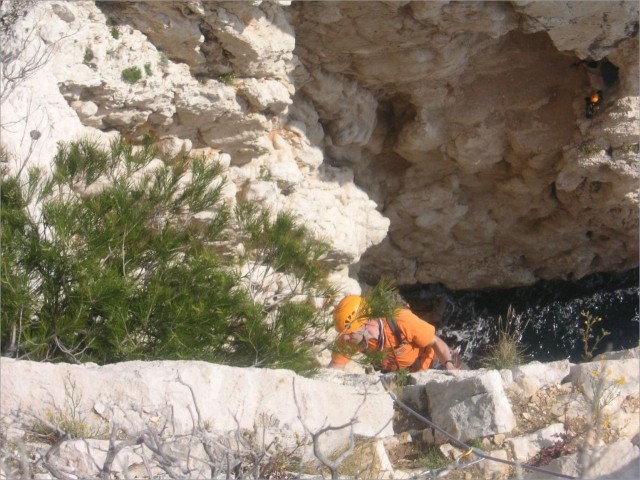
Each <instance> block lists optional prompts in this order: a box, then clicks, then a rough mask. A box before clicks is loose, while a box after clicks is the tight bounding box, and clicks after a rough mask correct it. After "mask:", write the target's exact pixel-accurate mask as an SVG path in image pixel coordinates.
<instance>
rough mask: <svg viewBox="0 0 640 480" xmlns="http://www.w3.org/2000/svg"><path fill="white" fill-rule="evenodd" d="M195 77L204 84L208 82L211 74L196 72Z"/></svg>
mask: <svg viewBox="0 0 640 480" xmlns="http://www.w3.org/2000/svg"><path fill="white" fill-rule="evenodd" d="M194 77H195V78H196V80H198V83H202V84H205V83H207V80H209V75H207V74H206V73H196V74H195V75H194Z"/></svg>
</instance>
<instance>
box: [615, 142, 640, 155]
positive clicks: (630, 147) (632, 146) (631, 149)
mask: <svg viewBox="0 0 640 480" xmlns="http://www.w3.org/2000/svg"><path fill="white" fill-rule="evenodd" d="M620 151H621V152H622V153H638V152H639V151H640V145H639V144H637V143H625V144H624V145H622V146H621V147H620Z"/></svg>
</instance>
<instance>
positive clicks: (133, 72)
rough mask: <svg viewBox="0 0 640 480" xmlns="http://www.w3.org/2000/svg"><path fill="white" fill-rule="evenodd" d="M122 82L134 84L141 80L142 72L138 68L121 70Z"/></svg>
mask: <svg viewBox="0 0 640 480" xmlns="http://www.w3.org/2000/svg"><path fill="white" fill-rule="evenodd" d="M121 78H122V81H123V82H127V83H130V84H132V85H133V84H134V83H136V82H137V81H138V80H140V79H141V78H142V71H141V70H140V69H139V68H138V67H129V68H125V69H124V70H122V76H121Z"/></svg>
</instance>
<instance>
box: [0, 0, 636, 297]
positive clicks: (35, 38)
mask: <svg viewBox="0 0 640 480" xmlns="http://www.w3.org/2000/svg"><path fill="white" fill-rule="evenodd" d="M22 3H24V4H25V5H26V6H27V7H28V8H24V10H23V11H22V10H20V9H18V15H17V17H16V19H15V21H16V22H18V24H19V25H20V28H18V29H16V30H15V32H18V33H16V34H15V37H14V38H11V39H8V40H10V42H9V43H11V42H13V43H14V44H16V45H18V47H19V46H20V45H21V43H20V42H22V41H23V40H24V38H25V37H23V36H22V35H28V38H27V40H28V42H31V43H28V42H27V43H28V44H29V47H28V48H26V49H25V55H23V56H22V58H18V59H16V60H15V61H14V62H13V64H14V66H15V64H16V63H17V64H19V63H20V62H24V61H25V60H27V59H28V58H30V57H29V55H28V54H27V53H29V52H34V51H41V52H46V55H47V57H46V60H47V61H46V62H43V65H41V68H38V69H35V71H34V72H32V74H31V75H30V76H29V77H28V78H26V79H25V80H24V81H21V82H17V83H16V84H15V85H12V86H15V88H14V89H7V88H6V86H7V85H4V84H3V89H4V93H3V99H2V100H3V101H2V122H0V123H1V124H2V144H3V146H4V147H5V148H6V149H7V151H8V152H9V153H10V154H12V155H14V158H15V163H16V164H15V165H13V168H18V166H19V165H21V164H23V163H24V162H25V161H27V163H28V164H29V165H31V166H33V165H39V166H44V167H46V166H47V165H48V164H49V163H50V161H51V157H52V154H53V152H54V151H55V145H56V143H57V142H59V141H68V140H72V139H74V138H78V137H81V136H87V135H90V136H93V137H95V138H103V139H104V141H107V140H108V139H109V138H111V137H112V136H113V135H115V134H123V135H125V136H127V137H128V138H131V139H133V140H136V139H141V138H142V136H143V135H145V134H147V135H148V134H152V135H154V136H155V137H156V138H159V139H161V140H162V141H163V142H164V143H165V144H166V145H171V146H172V148H175V149H180V148H185V149H187V150H190V149H196V150H197V151H199V152H204V153H206V154H209V155H211V156H215V157H216V158H220V156H221V155H222V156H224V157H225V158H227V159H228V163H229V166H228V174H229V175H228V176H229V178H231V179H232V180H233V182H234V184H235V185H234V188H233V191H235V195H236V196H237V197H238V198H250V199H254V200H259V201H261V202H263V203H264V204H265V205H267V206H269V207H272V208H274V209H275V210H279V209H287V210H290V211H292V212H294V213H295V214H297V215H298V216H299V218H300V219H301V220H302V221H304V222H305V223H307V224H308V225H309V226H310V228H311V229H312V230H313V231H315V232H317V233H318V235H321V236H322V237H323V238H324V239H326V240H328V241H329V242H330V243H331V245H332V250H331V253H330V255H329V256H328V261H329V263H330V265H332V267H334V268H335V270H336V272H346V271H347V268H348V269H349V271H350V272H351V275H352V277H353V276H354V275H356V274H357V273H358V272H359V276H358V277H357V278H351V279H349V278H346V277H345V276H344V274H338V277H339V278H342V280H341V282H342V283H343V284H344V285H345V286H346V285H349V287H345V288H347V289H350V290H354V289H355V290H357V289H358V288H359V287H357V286H356V285H355V283H354V280H360V281H369V282H373V281H375V280H377V279H378V278H380V277H381V276H386V277H391V278H393V279H394V280H395V281H396V282H397V283H398V284H411V283H417V282H420V283H437V282H441V283H443V284H445V285H446V286H448V287H450V288H484V287H507V286H515V285H528V284H532V283H534V282H535V281H537V280H539V279H551V278H569V279H571V278H573V279H575V278H580V277H582V276H584V275H586V274H589V273H593V272H599V271H616V270H622V269H626V268H631V267H634V266H637V262H638V252H637V243H638V210H637V207H638V197H637V188H636V187H637V181H638V169H637V165H638V148H637V145H638V134H639V133H640V132H639V129H638V114H639V106H638V79H637V75H636V73H637V68H638V42H637V25H638V6H637V3H635V2H618V3H611V2H560V3H558V2H553V3H549V2H542V3H541V2H455V3H449V2H437V3H436V2H406V1H404V2H319V3H310V2H293V3H291V2H271V1H263V2H205V1H190V2H130V3H119V2H100V3H94V2H89V1H83V2H56V1H52V2H41V3H38V2H29V1H23V2H17V1H14V2H3V7H2V9H3V11H5V12H6V11H8V10H9V9H10V6H11V5H12V4H22ZM23 12H24V13H25V15H24V16H23ZM9 43H8V44H9ZM37 49H40V50H37ZM18 50H20V48H18ZM588 62H592V63H588ZM593 62H600V63H599V64H597V63H593ZM605 62H610V63H606V65H607V66H610V65H613V66H615V67H617V69H618V70H617V73H616V76H615V78H613V79H611V78H608V79H607V82H605V81H604V78H603V76H602V71H601V70H602V68H603V67H602V65H603V64H604V63H605ZM594 65H595V68H594ZM9 66H10V64H9ZM130 67H137V68H138V69H139V70H140V73H141V78H140V80H138V81H136V82H135V83H128V82H126V81H124V80H123V78H122V72H123V70H124V69H126V68H130ZM4 68H5V72H6V71H7V65H5V67H4ZM599 68H600V70H599ZM598 89H602V90H604V103H603V105H602V106H601V107H600V111H599V112H597V114H596V115H595V116H594V118H592V119H587V118H586V117H585V112H584V97H585V96H587V95H588V94H589V93H591V92H592V91H595V90H598ZM5 94H6V95H5Z"/></svg>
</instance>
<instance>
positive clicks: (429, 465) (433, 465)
mask: <svg viewBox="0 0 640 480" xmlns="http://www.w3.org/2000/svg"><path fill="white" fill-rule="evenodd" d="M416 462H417V463H418V465H419V466H420V467H421V468H423V469H426V470H437V469H439V468H444V467H446V466H447V465H449V464H450V463H452V462H451V461H450V460H449V459H448V458H447V457H445V456H444V455H443V454H442V453H440V451H439V450H438V447H436V446H432V445H429V446H424V447H423V448H421V449H420V451H419V452H418V455H417V458H416Z"/></svg>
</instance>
